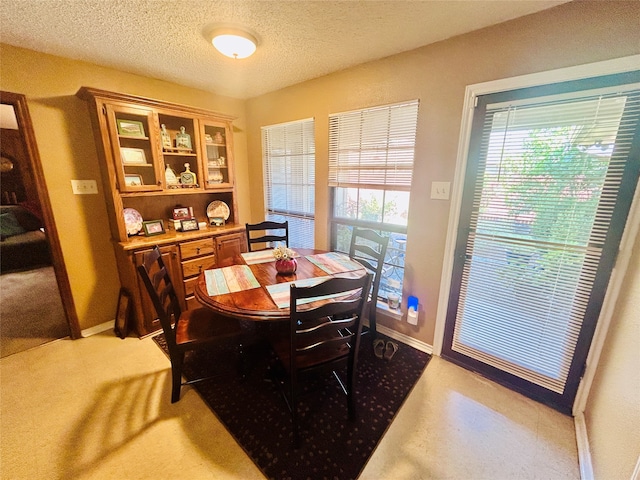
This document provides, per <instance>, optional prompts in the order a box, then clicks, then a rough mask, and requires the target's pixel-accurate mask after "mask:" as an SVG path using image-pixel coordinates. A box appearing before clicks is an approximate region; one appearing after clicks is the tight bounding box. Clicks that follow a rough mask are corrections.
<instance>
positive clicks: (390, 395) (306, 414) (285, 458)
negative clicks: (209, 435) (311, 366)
mask: <svg viewBox="0 0 640 480" xmlns="http://www.w3.org/2000/svg"><path fill="white" fill-rule="evenodd" d="M383 338H384V337H383ZM154 340H155V341H156V343H157V344H158V345H159V346H160V348H162V349H163V350H164V351H165V353H166V343H165V340H164V335H162V334H160V335H157V336H155V337H154ZM385 340H386V339H385ZM399 345H400V349H399V350H398V352H396V354H395V355H394V357H393V358H392V359H391V360H390V361H385V360H381V359H379V358H377V357H376V356H375V355H374V353H373V347H372V345H371V339H370V338H369V336H368V335H365V336H364V337H363V339H362V342H361V345H360V355H359V365H358V381H357V383H356V388H357V390H356V401H357V407H356V409H357V418H356V420H355V422H349V421H348V420H347V405H346V396H345V395H344V393H343V392H342V389H341V388H340V385H339V384H338V382H337V381H336V379H335V378H334V377H333V375H331V374H330V373H329V374H326V375H319V376H316V377H312V378H308V381H307V382H306V383H305V388H304V390H303V392H302V395H301V397H300V405H299V412H300V416H299V422H300V423H299V425H300V433H301V447H300V448H299V449H297V450H294V449H293V448H292V446H291V439H292V431H291V417H290V413H289V410H288V409H287V406H286V403H285V401H284V399H283V397H282V395H281V389H280V388H279V387H278V386H277V385H276V383H274V382H272V381H271V378H272V376H273V375H272V373H270V370H269V366H270V365H272V364H273V359H272V356H271V353H270V351H269V348H268V346H267V345H266V344H263V343H256V344H254V345H252V346H251V347H248V348H247V351H246V353H245V355H246V357H245V358H247V359H248V364H249V365H250V366H251V368H250V369H249V371H248V372H247V375H246V376H245V377H244V378H242V377H241V376H239V375H238V374H237V370H236V369H235V368H234V366H235V365H234V362H235V358H236V356H235V354H234V351H233V349H232V347H229V348H222V349H219V350H217V351H215V352H213V351H212V352H204V353H200V352H198V354H196V355H193V354H192V355H190V356H189V355H188V356H187V359H186V360H185V369H184V370H185V377H186V378H187V379H193V378H196V377H199V376H202V375H209V374H216V373H226V375H223V376H221V377H220V378H216V379H213V380H207V381H204V382H200V383H196V384H193V385H192V387H193V388H195V389H196V390H197V391H198V392H199V394H200V396H201V397H202V398H203V399H204V401H205V402H206V403H207V404H208V405H209V407H210V408H211V410H212V411H213V412H214V414H215V415H216V416H217V417H218V418H219V419H220V421H221V422H222V423H223V424H224V425H225V426H226V428H227V430H228V431H229V432H230V433H231V435H233V437H234V438H235V439H236V441H237V442H238V444H240V445H241V446H242V448H243V449H244V450H245V452H246V453H247V454H248V455H249V457H251V459H252V460H253V462H254V463H255V464H256V465H257V466H258V468H260V470H262V472H263V473H264V474H265V476H267V477H268V478H272V479H278V480H280V479H292V480H294V479H314V480H315V479H321V478H327V479H340V480H342V479H355V478H357V477H358V475H359V474H360V472H361V471H362V469H363V468H364V466H365V464H366V462H367V460H368V459H369V457H370V456H371V454H372V453H373V450H374V449H375V447H376V445H377V444H378V442H379V441H380V439H381V438H382V435H383V434H384V432H385V431H386V430H387V428H388V427H389V425H390V424H391V422H392V421H393V418H394V416H395V415H396V413H397V412H398V410H399V408H400V406H401V405H402V403H403V402H404V400H405V398H406V397H407V395H408V394H409V392H410V391H411V389H412V388H413V386H414V385H415V383H416V381H417V380H418V378H419V377H420V375H421V373H422V372H423V370H424V368H425V367H426V365H427V363H428V362H429V359H430V358H431V356H430V355H428V354H426V353H424V352H421V351H419V350H416V349H415V348H412V347H410V346H408V345H405V344H402V343H399ZM272 370H273V369H272ZM342 373H343V375H342V378H344V372H342ZM184 388H189V387H183V389H184ZM167 400H168V399H167Z"/></svg>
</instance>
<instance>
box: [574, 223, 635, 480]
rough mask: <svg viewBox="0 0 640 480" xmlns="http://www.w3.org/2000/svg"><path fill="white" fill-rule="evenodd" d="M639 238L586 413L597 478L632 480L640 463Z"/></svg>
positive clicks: (594, 470) (595, 476)
mask: <svg viewBox="0 0 640 480" xmlns="http://www.w3.org/2000/svg"><path fill="white" fill-rule="evenodd" d="M638 352H640V235H638V236H637V238H636V242H635V245H634V249H633V254H632V255H631V260H630V262H629V269H628V270H627V273H626V275H625V278H624V282H623V286H622V290H621V292H620V295H619V300H618V303H617V305H616V309H615V312H614V315H613V320H612V323H611V327H610V329H609V334H608V335H607V340H606V342H605V345H604V349H603V352H602V356H601V357H600V362H599V364H598V370H597V373H596V376H595V379H594V382H593V386H592V389H591V393H590V395H589V401H588V403H587V408H586V411H585V421H586V424H587V430H588V432H589V444H590V447H591V454H592V463H593V472H594V478H596V479H600V478H602V479H605V478H621V479H631V478H632V477H631V474H632V472H633V468H634V465H635V464H636V462H638V461H640V353H638Z"/></svg>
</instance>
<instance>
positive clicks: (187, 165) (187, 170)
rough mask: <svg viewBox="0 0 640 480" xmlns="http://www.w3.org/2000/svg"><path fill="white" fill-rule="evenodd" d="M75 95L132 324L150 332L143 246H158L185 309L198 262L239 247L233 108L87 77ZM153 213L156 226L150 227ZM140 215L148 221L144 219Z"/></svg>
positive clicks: (155, 324)
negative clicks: (128, 90)
mask: <svg viewBox="0 0 640 480" xmlns="http://www.w3.org/2000/svg"><path fill="white" fill-rule="evenodd" d="M77 95H78V97H80V98H82V99H83V100H86V101H87V102H88V103H89V106H90V111H91V118H92V124H93V132H94V136H95V140H96V144H97V147H98V154H99V157H100V167H101V172H102V184H103V188H104V191H105V197H106V200H107V211H108V215H109V224H110V228H111V235H112V237H113V241H114V247H115V253H116V261H117V265H118V274H119V276H120V282H121V285H122V286H123V287H124V288H126V289H127V290H128V291H129V293H130V294H131V297H132V299H133V312H134V317H135V318H134V319H133V320H134V326H135V330H136V332H137V333H138V335H140V336H145V335H149V334H151V333H153V332H155V331H157V330H159V329H160V328H161V327H160V324H159V321H158V319H157V317H156V314H155V310H154V308H153V305H152V304H151V299H150V298H149V296H148V295H147V292H146V290H145V288H144V285H143V284H142V282H141V280H140V278H139V276H138V273H137V270H136V267H137V266H138V265H139V264H140V262H141V261H142V256H143V254H144V253H145V252H146V251H148V250H150V249H151V248H152V247H153V246H155V245H158V246H159V247H160V249H161V251H162V254H163V257H164V260H165V263H166V265H167V268H169V270H170V272H169V273H170V275H171V278H172V280H173V283H174V284H175V287H176V290H178V295H179V297H180V298H181V300H182V307H183V308H185V309H188V308H193V307H194V306H196V305H198V303H197V301H196V300H195V299H194V296H193V288H194V284H195V281H196V279H197V278H198V275H199V274H200V272H201V271H202V270H203V269H205V268H208V267H211V266H215V264H216V263H217V261H219V260H220V259H223V258H225V257H227V256H231V255H235V254H237V253H238V252H244V251H246V244H247V242H246V237H245V228H244V226H243V225H239V220H238V213H237V211H238V210H237V201H236V190H235V183H234V177H233V166H234V164H233V133H232V132H233V128H232V121H233V117H230V116H227V115H224V114H219V113H215V112H211V111H207V110H202V109H199V108H193V107H188V106H183V105H177V104H172V103H167V102H162V101H158V100H152V99H148V98H143V97H135V96H131V95H125V94H119V93H114V92H108V91H104V90H98V89H94V88H89V87H82V88H81V89H80V90H79V91H78V93H77ZM174 208H182V209H183V210H184V209H187V211H192V212H193V217H194V218H195V219H196V220H197V222H191V225H192V228H193V227H194V226H195V225H196V224H200V225H199V226H198V229H196V230H189V231H186V229H185V231H178V230H177V229H176V225H177V226H178V229H179V230H181V228H180V225H179V222H178V223H177V224H176V222H174V221H173V217H172V215H173V210H174ZM212 215H214V216H215V217H217V218H218V219H219V218H222V220H224V224H223V225H220V226H216V225H215V224H214V222H212V221H211V219H210V218H209V217H211V216H212ZM157 220H162V224H163V226H164V229H165V232H164V233H159V234H153V233H154V231H153V230H154V228H153V227H154V226H155V227H158V225H159V222H155V223H153V222H154V221H157ZM143 221H144V222H147V221H151V222H152V223H151V224H146V226H147V228H146V229H145V228H144V226H143V225H141V222H143ZM203 222H204V223H203ZM217 222H218V223H220V220H217ZM205 223H206V226H203V225H204V224H205ZM145 232H146V233H145Z"/></svg>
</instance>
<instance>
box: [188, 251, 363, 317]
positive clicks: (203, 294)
mask: <svg viewBox="0 0 640 480" xmlns="http://www.w3.org/2000/svg"><path fill="white" fill-rule="evenodd" d="M294 250H295V251H296V253H298V254H299V255H300V256H299V257H297V258H296V260H297V263H298V268H297V270H296V272H295V273H293V274H291V275H282V274H279V273H278V272H277V271H276V267H275V261H268V262H263V263H253V264H250V265H248V266H249V268H250V269H251V271H252V273H253V275H254V276H255V278H256V280H257V281H258V283H259V284H260V286H259V287H257V288H252V289H249V290H241V291H237V292H233V293H225V294H221V295H215V296H210V295H209V293H208V291H207V282H206V278H205V272H206V271H205V272H202V273H201V274H200V276H199V277H198V280H197V282H196V286H195V289H194V295H195V297H196V299H197V300H198V301H199V302H200V303H201V304H202V305H203V306H205V307H207V308H210V309H212V310H214V311H216V312H218V313H220V314H222V315H225V316H228V317H232V318H238V319H241V320H244V319H246V320H253V321H283V320H288V319H289V308H288V307H287V308H279V307H278V306H277V305H276V304H275V302H274V301H273V299H272V298H271V295H270V294H269V292H268V291H267V288H266V287H267V286H269V285H275V284H278V283H289V282H294V281H296V280H303V279H308V278H315V277H324V276H332V275H331V274H329V273H327V272H326V271H325V270H323V269H321V268H320V267H318V266H317V265H316V264H314V263H312V262H311V261H309V260H308V259H307V258H306V256H309V255H316V254H321V253H328V252H326V251H325V250H314V249H302V248H295V249H294ZM343 255H344V257H345V258H346V259H348V258H349V257H348V255H346V254H343ZM231 265H247V263H246V262H245V260H244V258H243V257H242V255H237V256H235V257H233V258H230V259H227V260H225V261H224V262H222V264H220V265H216V267H226V266H231ZM364 273H366V269H365V268H364V267H360V268H359V269H357V270H351V271H348V272H340V273H336V274H335V275H340V276H345V277H346V276H348V277H360V276H362V275H363V274H364Z"/></svg>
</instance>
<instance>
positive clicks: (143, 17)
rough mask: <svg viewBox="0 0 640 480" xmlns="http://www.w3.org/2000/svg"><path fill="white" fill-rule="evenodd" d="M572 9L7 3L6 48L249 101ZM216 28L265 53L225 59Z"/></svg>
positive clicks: (523, 0)
mask: <svg viewBox="0 0 640 480" xmlns="http://www.w3.org/2000/svg"><path fill="white" fill-rule="evenodd" d="M566 1H567V0H548V1H547V0H535V1H527V0H507V1H490V0H472V1H462V0H455V1H454V0H449V1H435V0H429V1H419V0H412V1H402V0H398V1H385V0H368V1H356V0H343V1H330V0H327V1H304V0H299V1H275V0H273V1H270V0H259V1H256V0H234V1H221V0H182V1H175V0H171V1H166V0H0V41H1V42H2V43H7V44H10V45H15V46H19V47H24V48H28V49H32V50H36V51H40V52H44V53H50V54H53V55H59V56H63V57H68V58H72V59H77V60H84V61H88V62H92V63H95V64H98V65H103V66H107V67H113V68H116V69H118V70H123V71H127V72H132V73H137V74H141V75H145V76H148V77H153V78H158V79H163V80H168V81H171V82H175V83H179V84H182V85H186V86H190V87H195V88H199V89H203V90H207V91H212V92H215V93H218V94H220V95H226V96H230V97H236V98H250V97H254V96H257V95H261V94H263V93H266V92H270V91H274V90H277V89H280V88H283V87H286V86H289V85H293V84H296V83H298V82H301V81H304V80H309V79H311V78H316V77H319V76H322V75H326V74H328V73H331V72H335V71H338V70H342V69H344V68H347V67H350V66H353V65H357V64H360V63H364V62H367V61H370V60H375V59H378V58H383V57H386V56H389V55H393V54H396V53H399V52H403V51H407V50H412V49H414V48H417V47H420V46H423V45H427V44H429V43H433V42H437V41H440V40H444V39H446V38H450V37H452V36H455V35H459V34H462V33H465V32H469V31H472V30H477V29H479V28H483V27H486V26H489V25H494V24H496V23H500V22H503V21H506V20H510V19H513V18H516V17H520V16H523V15H528V14H530V13H534V12H537V11H540V10H544V9H546V8H550V7H553V6H555V5H558V4H561V3H565V2H566ZM216 25H225V26H228V25H231V26H233V25H236V26H241V27H243V28H245V29H247V30H249V31H251V32H253V33H254V34H255V36H256V37H257V38H258V50H257V52H256V53H255V54H254V55H253V56H252V57H250V58H248V59H244V60H234V59H230V58H227V57H224V56H222V55H221V54H219V53H218V52H217V51H216V50H214V48H213V47H212V46H211V44H210V43H209V41H208V39H207V38H205V33H206V31H207V30H208V29H210V28H211V27H212V26H216Z"/></svg>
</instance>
